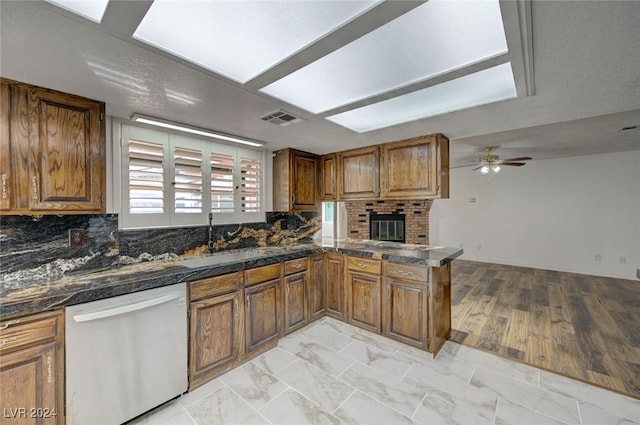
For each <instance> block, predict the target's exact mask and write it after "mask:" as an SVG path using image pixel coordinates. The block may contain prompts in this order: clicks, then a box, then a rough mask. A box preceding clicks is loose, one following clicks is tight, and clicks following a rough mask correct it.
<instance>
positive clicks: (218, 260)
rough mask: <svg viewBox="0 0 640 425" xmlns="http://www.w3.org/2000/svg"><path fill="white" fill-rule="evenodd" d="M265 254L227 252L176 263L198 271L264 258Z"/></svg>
mask: <svg viewBox="0 0 640 425" xmlns="http://www.w3.org/2000/svg"><path fill="white" fill-rule="evenodd" d="M263 256H264V253H261V252H254V251H238V252H225V253H222V254H211V255H208V256H206V257H199V258H190V259H188V260H181V261H178V262H176V265H178V266H182V267H188V268H190V269H197V268H199V267H207V266H216V265H219V264H226V263H234V262H237V261H245V260H251V259H254V258H260V257H263Z"/></svg>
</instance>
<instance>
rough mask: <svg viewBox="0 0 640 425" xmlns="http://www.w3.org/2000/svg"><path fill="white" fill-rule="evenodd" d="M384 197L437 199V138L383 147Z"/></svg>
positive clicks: (382, 190) (424, 138)
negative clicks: (435, 197)
mask: <svg viewBox="0 0 640 425" xmlns="http://www.w3.org/2000/svg"><path fill="white" fill-rule="evenodd" d="M380 150H381V155H380V157H381V158H380V180H381V182H382V183H381V196H382V197H383V198H389V197H398V196H400V197H404V198H406V197H409V196H417V197H429V196H430V197H434V196H435V195H436V194H437V192H438V178H437V161H436V137H435V136H428V137H421V138H418V139H412V140H408V141H405V142H396V143H389V144H385V145H382V146H381V147H380Z"/></svg>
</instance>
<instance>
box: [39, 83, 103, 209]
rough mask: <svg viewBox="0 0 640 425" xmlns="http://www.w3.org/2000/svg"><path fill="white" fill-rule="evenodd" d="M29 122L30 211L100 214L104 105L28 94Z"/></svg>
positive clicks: (47, 94) (42, 92) (43, 92)
mask: <svg viewBox="0 0 640 425" xmlns="http://www.w3.org/2000/svg"><path fill="white" fill-rule="evenodd" d="M29 119H30V121H29V123H30V125H29V151H30V158H31V160H32V161H33V162H32V164H31V166H30V167H29V179H28V182H29V185H30V203H29V209H30V210H32V211H46V210H49V211H52V210H54V211H58V210H60V211H67V212H68V211H70V210H72V211H74V212H93V213H99V214H101V213H104V212H105V180H106V174H105V163H106V157H105V126H104V122H103V120H104V103H101V102H96V101H91V100H88V99H84V98H80V97H76V96H71V95H66V94H63V93H58V92H54V91H50V90H46V89H40V88H32V89H31V90H30V96H29Z"/></svg>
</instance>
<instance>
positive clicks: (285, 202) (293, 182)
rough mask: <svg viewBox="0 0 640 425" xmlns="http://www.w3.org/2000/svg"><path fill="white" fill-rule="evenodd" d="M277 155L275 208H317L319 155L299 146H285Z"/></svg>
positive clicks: (274, 169)
mask: <svg viewBox="0 0 640 425" xmlns="http://www.w3.org/2000/svg"><path fill="white" fill-rule="evenodd" d="M274 155H275V156H274V158H273V209H274V211H317V210H318V208H319V202H318V195H317V187H318V185H317V179H318V173H317V167H318V155H315V154H312V153H309V152H303V151H299V150H296V149H283V150H280V151H276V152H274Z"/></svg>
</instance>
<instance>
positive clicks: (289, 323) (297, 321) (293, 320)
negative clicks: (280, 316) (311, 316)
mask: <svg viewBox="0 0 640 425" xmlns="http://www.w3.org/2000/svg"><path fill="white" fill-rule="evenodd" d="M307 323H309V321H308V315H307V272H306V271H304V272H300V273H295V274H292V275H289V276H285V277H284V334H285V335H286V334H288V333H291V332H293V331H295V330H296V329H299V328H301V327H303V326H304V325H306V324H307Z"/></svg>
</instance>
